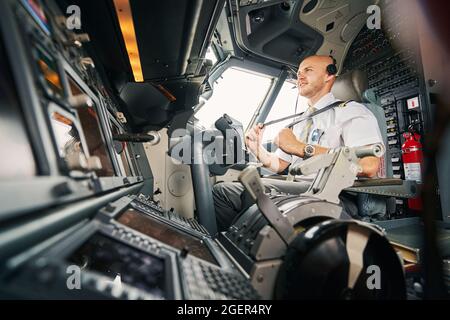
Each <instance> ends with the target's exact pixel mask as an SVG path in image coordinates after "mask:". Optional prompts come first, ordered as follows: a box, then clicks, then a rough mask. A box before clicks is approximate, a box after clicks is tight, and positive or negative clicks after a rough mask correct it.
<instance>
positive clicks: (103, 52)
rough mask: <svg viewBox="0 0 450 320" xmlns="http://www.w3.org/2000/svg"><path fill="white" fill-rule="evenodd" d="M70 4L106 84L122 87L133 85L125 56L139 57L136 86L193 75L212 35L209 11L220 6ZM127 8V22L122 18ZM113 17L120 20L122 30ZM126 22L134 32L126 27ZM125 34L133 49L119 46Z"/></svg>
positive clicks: (124, 1)
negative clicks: (75, 8)
mask: <svg viewBox="0 0 450 320" xmlns="http://www.w3.org/2000/svg"><path fill="white" fill-rule="evenodd" d="M70 3H71V4H76V5H79V6H80V8H81V13H82V15H83V16H82V22H83V26H82V27H83V29H85V30H86V31H87V32H88V33H89V34H90V35H91V39H92V43H93V46H94V49H95V51H96V53H97V54H98V58H99V59H100V62H101V63H102V65H103V66H104V67H105V69H106V72H107V74H108V75H110V76H111V78H112V79H111V80H112V82H113V83H121V84H124V83H126V82H130V81H135V80H136V77H135V75H133V72H132V70H133V68H132V66H134V65H135V64H136V59H130V55H129V52H130V51H132V53H133V54H134V55H135V54H139V58H140V59H139V61H138V62H139V64H140V67H141V69H142V79H141V78H140V77H137V80H138V81H142V80H144V81H159V80H165V79H172V78H176V77H179V76H182V75H186V74H195V71H196V70H198V67H199V64H200V63H201V62H200V61H199V56H200V55H201V54H203V53H204V50H206V48H207V45H208V43H209V39H210V36H211V34H212V31H213V30H211V29H212V28H211V21H212V20H214V14H215V12H216V11H217V12H220V11H221V9H222V8H219V9H218V6H220V4H222V5H223V4H224V1H223V0H207V1H205V0H182V1H180V0H164V1H148V0H95V1H92V0H73V1H70ZM119 7H120V8H119ZM119 9H120V10H121V11H119ZM127 9H129V11H130V12H129V15H131V20H130V19H128V20H127V19H126V18H127V12H125V11H126V10H127ZM99 13H102V14H99ZM118 14H119V17H120V16H121V15H123V16H125V20H123V21H125V22H124V23H122V25H121V23H120V19H119V18H118ZM129 15H128V18H130V17H129ZM123 21H122V22H123ZM130 21H132V26H133V27H134V28H129V22H130ZM124 26H125V27H124ZM127 26H128V27H127ZM132 29H134V35H133V30H132ZM124 34H125V37H124ZM130 34H131V36H134V37H135V39H136V43H137V47H136V48H133V46H131V47H130V46H128V47H127V45H126V41H124V39H128V38H129V37H130ZM130 48H133V49H130Z"/></svg>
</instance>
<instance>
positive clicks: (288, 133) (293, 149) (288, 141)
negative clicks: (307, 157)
mask: <svg viewBox="0 0 450 320" xmlns="http://www.w3.org/2000/svg"><path fill="white" fill-rule="evenodd" d="M273 143H275V144H276V145H277V146H278V147H279V148H280V149H281V150H283V151H284V152H286V153H287V154H291V155H295V156H298V157H303V148H304V147H305V144H304V143H303V142H301V141H299V140H298V139H297V138H296V137H295V135H294V133H293V132H292V130H291V129H288V128H284V129H282V130H281V131H280V132H278V135H277V136H276V137H275V139H274V141H273Z"/></svg>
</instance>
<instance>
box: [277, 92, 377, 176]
mask: <svg viewBox="0 0 450 320" xmlns="http://www.w3.org/2000/svg"><path fill="white" fill-rule="evenodd" d="M336 101H338V100H337V99H336V98H335V97H334V95H333V94H332V93H331V92H330V93H328V94H326V95H324V96H323V97H322V98H320V100H319V101H317V103H316V104H315V105H314V107H315V108H316V109H317V110H320V109H321V108H324V107H326V106H328V105H330V104H332V103H333V102H336ZM312 120H313V124H312V126H311V128H310V131H309V132H310V133H309V136H308V141H303V142H305V143H309V144H312V145H319V146H322V147H326V148H338V147H343V146H347V147H360V146H365V145H370V144H375V143H381V144H383V138H382V136H381V133H380V128H379V126H378V122H377V119H376V118H375V116H374V115H373V113H372V112H371V111H370V110H369V109H367V108H366V107H365V106H364V105H363V104H361V103H357V102H354V101H351V102H349V103H347V105H346V106H345V107H335V108H332V109H330V110H327V111H325V112H323V113H320V114H318V115H316V116H314V117H313V118H312ZM306 123H307V120H305V121H302V122H300V123H298V124H296V125H295V126H294V128H293V132H294V134H295V136H296V137H297V138H298V137H299V136H300V134H301V132H302V130H303V128H304V127H305V125H306ZM383 145H384V144H383ZM275 154H276V155H277V156H278V157H279V158H281V159H283V160H284V161H286V162H290V163H291V164H294V163H295V164H298V163H299V162H301V161H303V159H302V158H299V157H297V156H291V155H289V154H287V153H286V152H284V151H283V150H281V149H280V148H278V149H277V150H276V151H275ZM313 176H315V175H313ZM308 178H309V176H308Z"/></svg>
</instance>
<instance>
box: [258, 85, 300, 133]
mask: <svg viewBox="0 0 450 320" xmlns="http://www.w3.org/2000/svg"><path fill="white" fill-rule="evenodd" d="M297 97H298V101H297ZM307 107H308V105H307V99H306V98H304V97H302V96H300V95H299V94H298V89H297V86H296V85H295V84H294V83H292V82H288V81H286V82H285V83H284V84H283V87H281V90H280V93H279V94H278V96H277V99H276V100H275V103H274V104H273V106H272V108H271V109H270V112H269V115H268V116H267V119H266V122H268V121H272V120H276V119H280V118H283V117H286V116H290V115H293V114H296V113H300V112H303V111H305V110H306V109H307ZM293 120H294V119H288V120H285V121H282V122H278V123H275V124H273V125H271V126H268V127H267V128H266V129H265V131H264V135H263V141H264V142H268V141H272V140H273V138H274V137H275V135H276V134H277V133H278V132H279V131H280V130H281V129H283V128H284V127H285V126H286V125H288V124H289V123H290V122H292V121H293Z"/></svg>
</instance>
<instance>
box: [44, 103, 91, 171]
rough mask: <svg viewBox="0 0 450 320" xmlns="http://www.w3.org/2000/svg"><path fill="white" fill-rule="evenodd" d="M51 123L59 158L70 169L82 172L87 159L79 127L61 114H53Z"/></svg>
mask: <svg viewBox="0 0 450 320" xmlns="http://www.w3.org/2000/svg"><path fill="white" fill-rule="evenodd" d="M50 121H51V125H52V129H53V134H54V136H55V141H56V147H57V149H58V153H59V156H60V157H61V158H63V159H64V160H65V162H66V164H67V167H68V168H69V169H71V170H82V169H83V166H84V167H85V166H86V163H87V159H86V154H85V153H84V151H83V147H82V144H81V140H80V134H79V132H78V130H77V127H76V126H75V124H74V123H73V121H72V120H71V119H69V118H67V117H66V116H64V115H62V114H61V113H59V112H52V114H51V116H50Z"/></svg>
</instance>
